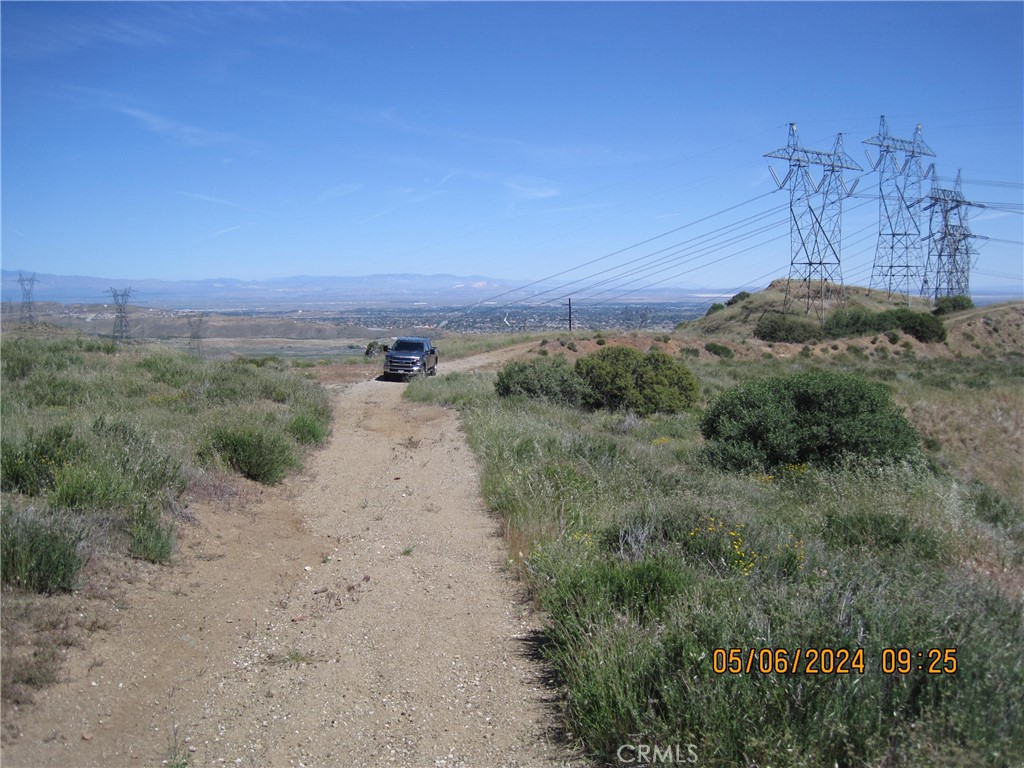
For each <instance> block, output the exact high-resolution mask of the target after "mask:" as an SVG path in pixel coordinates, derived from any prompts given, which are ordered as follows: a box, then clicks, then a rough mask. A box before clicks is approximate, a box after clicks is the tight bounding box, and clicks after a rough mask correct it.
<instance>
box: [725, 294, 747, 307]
mask: <svg viewBox="0 0 1024 768" xmlns="http://www.w3.org/2000/svg"><path fill="white" fill-rule="evenodd" d="M749 298H750V291H740V292H739V293H737V294H736V295H735V296H733V297H732V298H731V299H729V300H728V301H727V302H725V306H727V307H731V306H732V305H733V304H739V303H740V302H741V301H743V300H744V299H749Z"/></svg>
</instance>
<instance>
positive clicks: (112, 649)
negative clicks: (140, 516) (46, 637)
mask: <svg viewBox="0 0 1024 768" xmlns="http://www.w3.org/2000/svg"><path fill="white" fill-rule="evenodd" d="M497 359H498V358H497V357H496V356H495V355H494V354H492V355H487V356H479V357H478V358H473V359H470V360H466V361H459V362H458V363H454V364H449V365H447V366H445V369H446V371H451V370H455V369H462V370H465V369H468V368H471V367H478V366H482V365H485V364H488V363H491V364H493V363H494V361H495V360H497ZM403 390H404V386H403V385H402V384H396V383H392V382H384V381H377V380H375V379H371V380H367V381H361V382H359V383H355V384H351V385H345V386H341V387H337V388H335V389H334V392H333V393H334V399H335V409H336V420H335V425H334V432H333V435H332V438H331V440H330V442H329V444H328V445H327V446H326V448H324V449H323V450H321V451H320V452H318V453H317V454H316V455H315V456H314V457H313V458H312V460H311V462H310V465H309V466H308V468H307V470H306V471H305V472H304V473H303V474H302V476H301V477H298V478H294V479H292V480H290V481H289V482H288V483H286V484H284V486H282V487H279V488H274V489H262V488H259V487H258V486H255V485H247V486H246V487H245V490H244V491H243V492H242V495H241V497H224V498H211V499H209V500H207V501H204V502H201V503H197V504H195V505H193V508H192V510H193V511H194V513H195V514H196V516H197V518H198V520H199V524H198V525H196V526H189V527H188V530H187V531H186V536H185V542H184V545H183V547H182V551H181V552H182V553H181V556H180V558H179V563H178V564H177V566H176V567H175V568H171V569H168V568H157V567H153V568H145V569H143V572H142V574H141V577H139V576H135V577H134V578H135V582H134V583H132V584H127V585H124V586H123V587H121V588H120V590H117V594H116V596H115V597H114V599H113V600H107V601H106V603H105V605H107V606H109V607H108V608H107V609H106V610H107V613H106V614H105V618H104V617H99V619H100V621H107V622H109V625H110V626H109V631H101V632H98V633H96V634H95V635H93V636H92V638H91V639H90V641H89V645H88V648H85V649H77V650H72V652H71V653H70V655H69V661H68V665H67V668H66V677H67V680H66V681H65V682H62V683H60V684H58V685H56V686H54V687H53V688H50V689H48V690H47V691H46V692H44V693H43V694H41V695H40V696H39V700H38V702H37V703H36V704H35V705H32V706H31V707H29V708H28V709H27V710H26V711H25V712H23V713H19V715H18V718H17V720H18V723H19V728H20V731H21V732H20V734H19V735H18V736H17V738H15V739H14V740H12V741H10V742H8V743H6V744H5V745H4V749H3V763H4V765H5V766H7V765H10V766H19V765H20V766H45V765H53V766H63V767H64V768H67V767H68V766H79V765H82V766H85V765H103V766H118V765H157V764H159V763H160V762H161V761H162V760H168V759H169V758H174V757H178V758H187V760H188V765H191V766H206V765H211V766H216V765H231V764H234V765H251V766H392V765H394V766H410V767H412V768H420V767H424V768H435V767H436V768H440V767H442V766H443V767H445V768H455V767H456V766H459V767H462V766H465V767H469V766H474V767H475V766H480V767H481V768H492V767H497V766H507V767H508V768H517V767H523V768H526V767H532V766H537V767H538V768H543V767H546V766H563V765H570V764H572V761H571V759H570V758H569V756H568V754H567V752H566V750H565V748H564V746H562V745H561V744H560V743H559V742H558V741H557V739H556V737H555V735H554V734H553V732H552V728H553V724H554V723H556V722H557V718H556V709H555V704H554V703H553V700H552V693H551V690H550V689H549V688H547V687H545V686H544V684H543V682H542V675H543V669H542V666H541V665H540V664H539V663H538V662H537V661H536V658H535V655H534V650H535V648H534V642H535V639H536V627H537V621H536V617H534V616H533V615H532V614H531V612H530V610H529V608H528V606H526V604H525V602H524V600H523V597H522V595H521V594H520V593H519V592H518V587H517V585H516V583H515V581H514V579H513V578H512V577H511V576H510V574H509V573H508V572H507V571H506V570H505V563H504V559H505V552H504V549H503V544H502V541H501V539H500V537H499V536H498V524H497V521H496V520H495V519H493V518H492V517H491V516H490V515H489V514H488V513H487V511H486V510H485V508H484V506H483V503H482V501H481V500H480V498H479V493H478V489H479V477H478V474H477V469H476V465H475V462H474V460H473V457H472V455H471V453H470V451H469V449H468V447H467V446H466V443H465V440H464V438H463V435H462V433H461V431H460V428H459V424H458V417H457V415H456V414H455V413H454V412H453V411H450V410H445V409H442V408H438V407H435V406H425V405H416V404H411V403H409V402H407V401H405V400H403V399H402V396H401V395H402V391H403ZM100 602H101V601H95V600H93V601H88V600H85V599H83V600H82V606H81V610H83V611H89V610H91V611H100V610H101V609H100V608H98V607H97V606H98V604H99V603H100Z"/></svg>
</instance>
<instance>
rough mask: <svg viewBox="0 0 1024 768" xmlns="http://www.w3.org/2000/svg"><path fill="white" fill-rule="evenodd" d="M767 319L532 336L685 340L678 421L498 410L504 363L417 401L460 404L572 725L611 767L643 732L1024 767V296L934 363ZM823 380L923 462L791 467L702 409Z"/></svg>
mask: <svg viewBox="0 0 1024 768" xmlns="http://www.w3.org/2000/svg"><path fill="white" fill-rule="evenodd" d="M755 305H756V302H755ZM733 309H734V308H729V309H727V310H723V313H724V312H729V311H730V310H733ZM745 311H746V310H745V309H742V308H737V309H735V310H734V312H732V314H733V315H735V317H733V318H732V319H730V316H729V315H724V319H726V320H727V321H728V322H727V323H725V324H724V325H722V326H719V327H718V335H716V336H714V337H710V336H708V335H705V334H707V333H709V332H710V323H711V321H712V320H713V321H714V322H715V323H718V322H719V321H720V320H722V318H716V317H715V316H713V317H712V318H710V319H709V320H708V321H706V322H705V321H698V323H703V325H702V326H700V327H696V328H691V327H686V328H683V329H680V330H679V331H678V332H677V333H675V334H671V335H668V336H664V335H662V336H658V337H653V338H652V337H648V336H643V335H640V334H630V335H625V336H621V337H615V336H612V335H608V336H588V337H584V336H577V337H575V338H570V337H565V338H562V339H555V338H552V339H550V340H549V341H548V342H547V343H544V342H541V343H539V344H538V345H537V346H535V347H534V348H533V351H532V353H531V355H532V356H533V357H534V358H537V359H540V358H544V357H555V356H558V355H561V354H565V355H566V356H567V357H568V358H576V357H578V356H580V355H583V354H586V353H587V352H589V351H592V350H595V349H599V348H601V347H607V346H609V345H616V344H625V345H629V346H633V347H636V348H638V349H641V350H645V349H647V348H650V347H653V348H658V349H663V350H666V351H669V352H670V354H672V355H673V356H675V357H677V358H678V359H683V360H685V361H686V362H687V364H688V365H689V366H690V367H691V369H692V370H693V371H694V373H695V374H696V376H697V378H698V380H699V381H700V384H701V391H702V394H703V398H702V403H701V405H700V406H699V407H698V408H696V409H694V410H691V411H689V412H684V413H682V414H677V415H672V416H666V415H661V416H653V417H650V418H647V419H638V418H636V417H635V416H632V415H630V414H626V413H621V412H607V411H586V410H581V409H577V408H569V407H563V406H557V405H553V404H551V403H548V402H543V401H537V400H528V399H522V398H518V399H517V398H499V397H498V396H497V395H496V394H495V391H494V381H495V376H494V374H477V375H452V376H448V377H441V378H439V379H438V380H429V381H425V382H417V383H414V384H413V385H411V386H410V388H409V390H408V392H409V395H410V396H411V397H413V398H416V399H426V400H431V401H434V402H441V403H449V404H453V405H456V406H458V407H460V408H461V409H462V412H463V417H464V424H465V425H466V429H467V432H468V435H469V439H470V441H471V444H472V446H473V448H474V450H475V451H476V454H477V456H478V458H479V460H480V462H481V464H482V466H483V492H484V495H485V498H486V500H487V503H488V504H489V506H490V507H491V508H492V509H493V510H494V511H495V512H496V513H497V514H499V515H500V517H501V520H502V524H503V527H504V530H505V534H506V538H507V541H508V544H509V551H510V562H511V563H512V564H513V565H514V566H515V567H517V568H518V569H519V571H520V573H521V574H522V576H523V577H524V579H525V580H526V581H527V583H528V584H529V586H530V588H531V590H532V592H533V594H534V595H535V598H536V600H537V602H538V604H539V605H540V606H541V607H542V608H543V609H544V611H545V614H546V617H547V618H546V632H545V642H544V646H543V652H544V654H545V656H546V658H547V659H548V660H549V662H550V663H551V665H552V667H553V669H554V672H555V674H556V676H557V679H558V681H559V684H560V687H561V690H562V693H563V702H564V707H565V718H566V723H567V725H568V727H569V730H570V732H571V735H572V736H573V737H574V738H576V739H578V740H579V742H580V744H581V746H582V748H583V749H584V750H585V751H587V752H588V753H589V754H591V755H593V756H594V757H595V758H596V759H597V760H598V761H601V762H606V763H614V762H615V761H616V760H618V759H619V758H620V757H621V756H620V755H619V748H620V747H621V746H622V745H623V744H633V745H637V744H645V745H650V746H651V747H652V748H654V747H658V748H660V749H666V748H669V747H672V746H673V745H683V746H682V750H683V754H684V755H686V754H687V746H686V745H690V744H692V745H694V749H695V751H696V754H697V755H698V757H699V764H701V765H712V766H723V767H724V766H736V765H750V766H755V765H757V766H765V765H772V766H822V765H838V766H843V767H846V766H849V767H852V766H866V765H892V766H897V765H907V766H910V765H914V766H916V765H928V766H962V767H963V768H967V767H968V766H979V765H988V766H1007V767H1009V766H1015V765H1018V764H1019V763H1018V760H1019V756H1020V755H1021V754H1024V725H1022V723H1024V654H1022V651H1021V648H1024V625H1022V614H1021V601H1022V597H1024V509H1022V508H1024V487H1022V482H1021V469H1020V468H1021V466H1022V462H1024V449H1022V446H1021V433H1022V427H1024V403H1022V399H1021V392H1022V390H1021V384H1022V382H1024V367H1022V355H1021V347H1020V345H1019V344H1018V343H1017V342H1016V341H1014V339H1016V338H1018V337H1017V336H1016V334H1017V333H1018V332H1019V329H1020V318H1021V313H1020V308H1019V307H1002V308H994V309H992V308H985V309H983V310H976V311H970V312H968V313H964V314H963V315H962V316H959V317H954V318H952V319H951V320H949V321H948V323H949V326H950V329H951V331H950V334H949V339H948V340H947V342H948V343H947V344H945V345H941V344H940V345H935V346H934V348H932V349H923V347H924V346H925V345H921V344H919V343H917V342H911V343H909V344H907V345H906V346H904V344H905V343H906V340H905V339H897V341H896V343H891V342H890V341H889V340H888V339H887V338H885V337H882V338H879V339H872V338H862V339H853V340H844V341H843V342H840V343H839V344H837V345H836V346H835V347H833V346H832V344H831V343H830V344H826V345H821V347H815V348H813V349H812V348H807V349H803V348H802V347H800V346H795V347H794V346H793V345H778V344H776V345H767V344H761V343H758V342H755V341H752V340H751V339H749V338H748V337H746V336H745V335H744V331H743V330H742V324H743V323H746V322H749V318H748V319H746V320H745V319H744V318H743V314H744V313H745ZM716 314H719V313H716ZM751 314H752V313H751ZM693 325H694V326H697V325H698V324H696V323H695V324H693ZM996 329H998V330H996ZM970 337H973V340H972V339H971V338H970ZM715 344H718V345H719V347H721V348H724V349H727V350H729V352H731V353H732V354H731V355H730V354H728V353H725V352H723V351H722V349H721V348H719V347H715V346H713V345H715ZM974 344H977V345H978V346H977V347H975V346H973V345H974ZM709 345H710V346H711V349H712V350H713V351H709V350H708V348H707V347H708V346H709ZM883 350H884V351H883ZM971 350H973V352H971ZM816 368H824V369H827V370H839V371H844V372H849V373H855V374H857V375H858V376H861V377H863V378H864V379H865V380H868V381H874V382H880V383H882V384H883V385H884V386H885V387H886V388H887V389H888V390H889V391H890V392H891V394H892V395H893V397H894V399H895V401H896V402H897V403H898V404H899V405H900V406H901V407H902V409H903V410H904V411H905V412H906V414H907V415H908V417H909V418H910V419H911V421H912V422H913V423H914V424H915V425H916V426H917V428H918V429H919V431H920V433H921V435H922V441H921V442H922V447H921V449H920V451H919V452H918V453H917V454H916V458H911V459H908V460H905V461H899V462H888V463H879V462H871V461H849V462H847V463H845V464H841V465H840V466H838V467H824V466H812V465H806V464H800V465H792V466H787V467H784V468H782V469H780V470H777V471H772V472H736V471H726V470H722V469H719V468H717V467H715V466H714V465H712V464H710V463H709V462H708V461H707V460H706V458H705V457H704V455H703V453H702V450H701V447H702V445H703V443H704V441H703V438H702V437H701V434H700V429H699V423H700V417H701V414H702V413H703V412H704V409H705V408H706V407H707V405H708V404H709V403H710V402H712V401H714V399H715V398H716V397H717V396H718V395H719V394H721V393H723V392H726V391H729V390H730V389H731V388H733V387H734V386H736V385H737V384H739V383H742V382H744V381H748V380H751V379H754V378H763V377H766V376H769V375H778V374H786V373H791V372H794V371H800V370H812V369H816ZM809 649H813V650H814V651H816V653H812V654H811V656H813V658H814V663H813V664H812V665H811V667H808V666H807V662H808V660H809V655H808V653H807V652H808V650H809ZM798 650H799V651H800V652H802V654H803V655H802V657H801V658H802V659H803V661H802V662H800V661H798V660H797V659H796V654H797V652H798ZM918 654H920V655H918ZM748 664H749V666H748ZM794 664H795V665H796V669H794V668H793V665H794ZM823 665H824V666H823ZM815 672H816V673H815Z"/></svg>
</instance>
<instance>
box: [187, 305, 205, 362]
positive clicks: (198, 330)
mask: <svg viewBox="0 0 1024 768" xmlns="http://www.w3.org/2000/svg"><path fill="white" fill-rule="evenodd" d="M187 319H188V330H189V338H188V353H189V354H190V355H192V356H193V357H198V358H199V359H200V360H202V359H203V316H202V315H195V316H191V315H190V316H189V317H188V318H187Z"/></svg>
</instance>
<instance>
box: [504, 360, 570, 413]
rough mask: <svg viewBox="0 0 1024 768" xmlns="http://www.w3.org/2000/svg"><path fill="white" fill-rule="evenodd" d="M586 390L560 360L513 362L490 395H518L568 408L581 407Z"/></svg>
mask: <svg viewBox="0 0 1024 768" xmlns="http://www.w3.org/2000/svg"><path fill="white" fill-rule="evenodd" d="M586 389H587V388H586V385H585V384H584V383H583V380H582V379H581V378H580V377H579V376H578V375H577V374H576V372H575V371H574V370H573V369H572V368H570V367H569V365H568V364H567V363H566V362H565V359H564V358H562V357H558V358H555V359H554V360H530V361H529V362H523V361H519V360H516V361H513V362H511V363H508V364H506V365H505V367H504V368H502V369H501V372H499V373H498V378H497V380H496V381H495V382H494V391H495V392H497V393H498V395H499V396H501V397H514V396H516V395H522V396H525V397H531V398H537V399H541V400H547V401H549V402H552V403H560V404H562V405H571V406H578V405H581V404H582V403H583V401H584V396H585V394H586Z"/></svg>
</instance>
